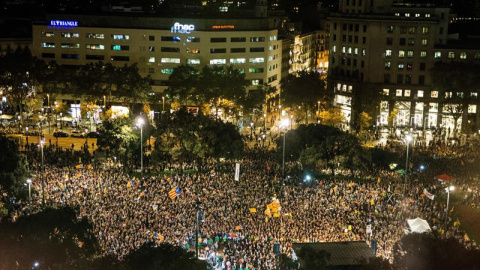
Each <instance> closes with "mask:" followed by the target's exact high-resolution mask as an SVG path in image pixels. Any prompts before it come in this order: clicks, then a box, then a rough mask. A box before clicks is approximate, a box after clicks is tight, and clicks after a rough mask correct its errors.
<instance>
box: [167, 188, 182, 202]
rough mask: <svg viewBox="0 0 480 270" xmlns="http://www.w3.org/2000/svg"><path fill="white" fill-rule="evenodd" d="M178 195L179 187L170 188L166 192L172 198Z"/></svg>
mask: <svg viewBox="0 0 480 270" xmlns="http://www.w3.org/2000/svg"><path fill="white" fill-rule="evenodd" d="M178 195H180V188H179V187H176V188H173V189H172V190H170V191H169V192H168V196H169V197H170V199H172V200H173V199H175V198H176V197H178Z"/></svg>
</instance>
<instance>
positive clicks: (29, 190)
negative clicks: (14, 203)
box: [27, 178, 32, 203]
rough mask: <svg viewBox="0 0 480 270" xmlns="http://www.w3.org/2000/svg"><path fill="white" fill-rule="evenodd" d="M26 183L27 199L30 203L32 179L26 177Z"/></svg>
mask: <svg viewBox="0 0 480 270" xmlns="http://www.w3.org/2000/svg"><path fill="white" fill-rule="evenodd" d="M27 184H28V200H29V201H30V203H31V202H32V179H30V178H28V179H27Z"/></svg>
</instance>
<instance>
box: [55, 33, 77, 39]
mask: <svg viewBox="0 0 480 270" xmlns="http://www.w3.org/2000/svg"><path fill="white" fill-rule="evenodd" d="M60 36H61V37H62V38H78V37H80V34H79V33H61V34H60Z"/></svg>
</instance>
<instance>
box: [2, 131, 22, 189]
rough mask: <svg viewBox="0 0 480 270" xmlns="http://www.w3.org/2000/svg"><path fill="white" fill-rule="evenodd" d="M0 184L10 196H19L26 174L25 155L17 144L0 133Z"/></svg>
mask: <svg viewBox="0 0 480 270" xmlns="http://www.w3.org/2000/svg"><path fill="white" fill-rule="evenodd" d="M0 149H2V151H0V186H1V187H2V188H3V189H4V190H6V191H7V192H8V194H10V195H11V196H17V197H19V196H20V195H21V190H22V188H23V183H25V180H26V178H27V175H28V168H27V160H26V157H25V156H24V155H23V154H22V153H21V152H20V150H19V147H18V144H17V143H16V142H15V141H13V140H12V139H10V138H7V137H5V136H3V135H0Z"/></svg>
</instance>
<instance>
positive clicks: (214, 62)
mask: <svg viewBox="0 0 480 270" xmlns="http://www.w3.org/2000/svg"><path fill="white" fill-rule="evenodd" d="M226 63H227V59H210V65H224V64H226Z"/></svg>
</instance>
